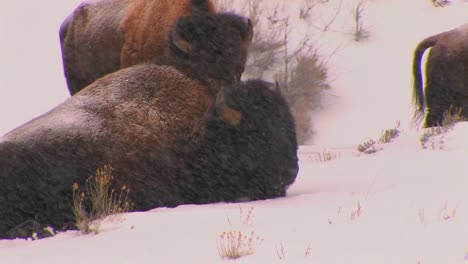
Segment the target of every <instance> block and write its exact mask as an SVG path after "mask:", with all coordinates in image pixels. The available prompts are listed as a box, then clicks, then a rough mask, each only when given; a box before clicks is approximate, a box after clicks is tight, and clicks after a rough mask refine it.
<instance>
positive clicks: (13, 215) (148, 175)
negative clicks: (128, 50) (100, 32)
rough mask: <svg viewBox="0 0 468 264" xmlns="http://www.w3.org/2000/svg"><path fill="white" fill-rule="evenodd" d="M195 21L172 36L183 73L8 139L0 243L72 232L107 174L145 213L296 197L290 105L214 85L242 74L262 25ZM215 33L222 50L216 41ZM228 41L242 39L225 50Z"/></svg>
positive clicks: (128, 88) (61, 113)
mask: <svg viewBox="0 0 468 264" xmlns="http://www.w3.org/2000/svg"><path fill="white" fill-rule="evenodd" d="M193 20H195V21H197V20H198V18H197V17H194V16H192V17H187V18H182V19H181V22H179V23H177V25H176V27H175V29H174V31H173V33H172V34H171V35H170V42H171V45H170V49H171V52H172V53H173V56H174V57H175V59H174V61H175V62H176V63H175V64H174V66H158V65H154V64H140V65H135V66H131V67H128V68H125V69H122V70H119V71H117V72H114V73H111V74H108V75H106V76H105V77H103V78H100V79H98V80H97V81H96V82H94V83H93V84H91V85H89V86H88V87H87V88H86V89H83V90H82V91H81V92H80V93H78V94H76V95H74V96H73V97H71V98H69V99H68V100H66V101H65V102H63V103H62V104H60V105H58V106H57V107H55V108H54V109H52V110H51V111H49V112H47V113H46V114H44V115H42V116H40V117H38V118H36V119H33V120H31V121H30V122H28V123H26V124H24V125H23V126H20V127H18V128H16V129H14V130H13V131H11V132H9V133H7V134H6V135H4V136H3V137H2V138H0V208H1V212H2V213H1V214H0V237H2V238H5V237H18V236H27V235H30V231H31V229H32V230H36V229H37V228H39V227H41V226H45V225H52V226H53V227H55V228H57V229H67V228H70V227H72V225H73V222H74V217H73V212H72V185H73V183H74V182H77V183H78V184H79V185H80V186H84V185H85V184H84V183H85V180H86V178H87V177H88V176H90V175H93V174H94V172H95V170H96V169H97V168H99V167H102V166H103V165H105V164H109V165H111V166H113V168H114V173H113V174H114V176H115V177H116V179H115V184H116V186H120V185H122V184H125V185H126V186H128V187H129V188H130V190H131V193H130V195H131V199H132V201H133V203H134V208H133V209H135V210H147V209H151V208H155V207H160V206H169V207H171V206H177V205H180V204H186V203H209V202H218V201H236V200H242V199H263V198H271V197H277V196H282V195H284V194H285V190H286V188H287V186H288V185H290V184H291V183H292V182H293V181H294V179H295V177H296V174H297V170H298V165H297V153H296V152H297V142H296V134H295V131H294V122H293V118H292V116H291V114H290V112H289V108H288V106H287V104H286V102H285V100H284V99H283V98H282V97H281V95H280V94H279V93H277V92H274V91H271V90H269V89H268V87H267V85H266V84H265V83H263V82H261V81H251V82H247V83H245V84H243V83H238V84H237V85H223V86H222V87H221V86H217V85H219V84H220V83H224V81H221V82H215V81H213V78H215V77H216V76H218V77H220V78H221V79H223V78H225V77H224V76H225V75H226V74H230V73H232V72H233V68H235V67H236V66H237V64H236V63H231V60H233V58H231V57H232V56H234V57H236V56H237V54H236V53H234V51H236V50H238V48H239V45H242V44H243V42H242V41H241V40H242V36H243V35H244V34H245V32H246V30H245V29H246V28H248V27H250V26H251V25H250V24H249V23H246V21H245V20H243V19H241V18H239V17H237V16H234V15H229V14H219V15H214V16H210V18H209V19H207V18H205V20H204V21H205V24H206V27H200V24H197V25H198V27H195V28H193V27H191V26H189V25H195V24H193V23H191V21H193ZM184 21H185V22H184ZM218 26H219V27H223V28H222V30H221V29H219V30H218V29H217V28H216V27H218ZM213 29H214V30H215V31H216V32H218V33H219V34H221V36H220V37H221V38H211V39H210V40H209V41H207V40H206V39H205V38H204V37H205V35H204V32H205V31H207V30H208V31H210V32H211V30H213ZM223 32H230V33H231V34H232V33H236V34H237V35H239V36H240V37H239V39H238V41H226V39H224V38H222V37H223V35H222V34H223ZM187 36H190V37H189V38H188V37H187ZM213 61H217V62H218V61H221V62H226V63H220V64H217V63H213ZM199 68H201V69H203V70H204V71H200V70H199ZM231 76H232V75H231ZM230 78H231V77H227V79H226V80H229V79H230ZM226 109H227V110H226ZM229 109H231V110H229ZM232 112H234V113H240V115H235V114H234V115H232V114H229V113H232ZM232 117H234V120H232ZM28 231H29V233H28Z"/></svg>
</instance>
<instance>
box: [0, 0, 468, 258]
mask: <svg viewBox="0 0 468 264" xmlns="http://www.w3.org/2000/svg"><path fill="white" fill-rule="evenodd" d="M59 2H64V3H59ZM59 2H53V3H52V1H46V3H44V1H43V2H41V4H35V3H29V4H28V5H37V6H30V7H29V8H25V7H24V5H21V4H20V3H19V2H18V3H16V2H9V3H7V4H6V6H7V7H8V8H7V9H3V6H5V5H3V6H2V9H0V19H6V18H5V16H4V15H6V17H11V18H12V19H13V18H17V17H20V15H21V17H23V19H24V21H19V22H18V21H15V23H14V24H12V23H9V24H8V25H10V27H9V28H6V27H5V28H1V26H4V25H5V24H6V23H3V22H5V21H3V22H2V23H0V29H1V30H2V35H7V36H19V35H21V39H20V40H18V39H15V37H9V38H5V39H9V40H10V41H9V42H7V43H6V42H3V41H2V42H1V43H0V47H1V48H0V54H1V55H2V56H0V57H2V58H3V55H4V53H5V54H6V51H5V49H8V54H14V56H12V55H9V56H8V57H6V58H7V60H6V61H5V60H3V61H1V62H0V101H1V103H0V110H1V111H0V120H2V121H1V123H0V126H1V127H0V133H2V132H7V131H8V130H11V129H12V128H14V127H15V126H17V125H20V124H22V123H24V122H26V121H28V120H30V119H31V118H33V117H35V116H37V115H39V114H41V113H43V112H45V111H47V110H48V109H50V108H52V107H53V106H54V105H56V104H57V103H59V102H60V101H61V100H63V99H64V98H66V97H67V96H68V95H67V91H66V88H65V82H64V80H63V77H62V72H61V68H60V67H61V64H60V52H59V46H58V43H56V42H57V39H54V38H57V36H56V34H55V35H54V34H50V32H49V31H50V30H51V31H54V32H56V31H57V30H58V26H59V24H60V21H61V19H63V18H64V17H66V15H67V14H68V13H69V12H70V11H71V10H72V9H73V8H74V7H75V6H76V4H77V3H78V2H77V1H66V2H67V3H65V1H59ZM453 2H454V3H453V4H452V5H451V6H448V7H444V8H434V7H432V6H431V5H430V4H429V3H428V1H422V0H421V1H419V0H418V1H417V0H411V1H407V0H374V1H370V2H369V3H368V8H367V9H366V16H365V17H364V18H365V19H367V23H368V25H369V27H370V28H369V29H370V32H371V36H370V39H369V40H367V41H364V42H360V43H354V42H352V41H349V35H346V34H343V31H342V30H341V31H340V30H334V31H332V32H331V33H326V34H323V37H322V38H320V39H322V41H323V42H322V43H320V44H319V45H320V46H319V47H320V48H321V49H322V50H323V51H324V52H326V51H327V48H328V51H332V50H334V49H335V48H336V47H338V46H340V48H339V50H338V52H337V53H335V54H334V55H333V56H331V58H330V62H329V65H330V66H331V67H332V68H331V71H332V73H333V77H334V80H333V83H332V88H331V90H330V91H328V94H329V95H330V96H329V98H327V100H326V102H325V106H326V107H324V108H323V109H322V110H320V111H318V112H316V113H315V115H314V119H313V122H314V129H315V131H316V134H315V136H314V138H313V139H312V140H311V145H307V146H301V147H300V150H299V156H300V171H299V175H298V178H297V180H296V182H295V183H294V184H293V185H292V186H291V187H290V189H289V190H288V195H287V196H286V197H284V198H277V199H272V200H265V201H253V202H243V203H237V204H225V203H218V204H209V205H184V206H179V207H177V208H172V209H170V208H157V209H154V210H151V211H148V212H134V213H127V214H124V215H120V216H114V217H112V218H111V219H106V220H105V221H104V222H103V223H101V226H100V232H99V233H98V234H90V235H83V234H80V233H79V232H77V231H68V232H65V233H60V234H58V235H56V236H55V237H51V238H46V239H41V240H37V241H33V240H31V239H30V240H21V239H16V240H0V263H13V264H15V263H38V264H41V263H44V264H45V263H47V264H54V263H71V264H73V263H114V264H119V263H223V262H226V263H229V262H232V263H320V264H324V263H326V264H335V263H360V264H366V263H369V264H370V263H372V264H374V263H398V264H401V263H414V264H417V263H420V264H429V263H451V264H457V263H460V264H462V263H463V264H467V263H468V242H467V237H468V226H467V224H466V223H467V222H468V196H467V187H468V178H467V177H466V175H465V174H464V171H465V170H464V165H465V164H464V162H466V157H467V155H468V137H467V136H466V135H467V134H468V123H459V124H457V125H456V126H455V127H454V128H453V129H452V130H449V131H448V132H447V133H446V134H443V135H440V136H438V137H434V138H433V139H432V140H431V141H430V142H433V144H427V146H428V147H427V148H426V149H424V148H422V147H421V143H420V135H421V134H422V133H423V131H422V130H419V129H415V128H411V127H410V125H409V121H410V119H411V114H412V112H411V97H410V96H411V75H410V74H411V70H410V65H411V59H412V51H413V49H414V47H415V46H416V44H417V42H418V41H420V40H421V39H423V38H424V37H427V36H429V35H432V34H435V33H438V32H441V31H444V30H450V29H452V28H455V27H457V26H459V25H461V24H463V23H466V17H467V13H468V9H467V7H468V4H467V3H464V2H462V1H453ZM20 6H22V7H21V8H20ZM51 6H53V7H54V9H53V10H46V7H51ZM292 6H293V5H292ZM291 8H293V7H291ZM25 9H27V10H25ZM41 11H42V12H41ZM44 12H45V13H46V14H47V15H45V14H44ZM344 13H345V12H344ZM39 17H42V18H44V19H46V20H47V21H48V22H47V23H45V22H41V23H39V21H38V20H37V19H39ZM343 21H345V19H344V18H343ZM301 23H302V24H301ZM26 25H28V27H26ZM45 25H47V27H46V26H45ZM303 25H304V23H303V22H298V27H300V26H303ZM339 25H342V24H341V23H337V26H336V27H339ZM26 28H27V30H28V31H27V32H31V33H34V35H35V36H41V38H40V39H36V40H35V41H30V40H28V39H27V36H24V32H22V31H23V30H25V29H26ZM51 28H52V29H51ZM26 35H27V34H26ZM47 38H48V39H49V40H45V39H47ZM50 39H52V40H50ZM24 41H26V43H24ZM47 41H50V42H47ZM54 41H55V42H54ZM18 42H19V43H18ZM46 42H47V43H48V44H51V43H52V42H53V45H52V44H51V45H42V46H40V47H41V48H43V49H44V52H39V51H38V50H40V49H39V48H35V49H32V48H31V46H32V44H33V43H34V44H36V43H38V44H40V43H46ZM327 43H328V44H327ZM5 45H6V46H5ZM30 52H32V53H30ZM28 54H29V55H28ZM52 54H53V55H52ZM44 56H45V57H46V58H47V57H48V56H49V57H50V58H51V59H50V60H49V59H45V58H44ZM52 58H53V59H52ZM22 60H23V61H22ZM27 63H30V65H29V64H27ZM26 65H27V66H26ZM32 69H37V72H36V73H34V76H28V77H25V72H30V71H32ZM41 89H42V90H41ZM396 121H400V122H401V132H400V136H399V137H397V138H396V139H394V140H393V142H390V143H388V144H379V145H378V146H377V150H378V151H377V152H376V153H374V154H369V155H366V154H362V153H361V154H360V153H359V152H358V151H356V146H357V145H358V144H360V143H363V142H364V141H366V140H368V139H369V138H373V139H378V137H379V135H380V133H381V131H382V130H383V129H388V128H393V127H394V126H395V122H396ZM325 153H328V154H329V155H330V156H331V157H332V159H331V160H330V161H320V160H321V159H322V160H323V156H324V155H325ZM321 157H322V158H321ZM251 208H252V210H253V211H252V213H251V215H250V217H249V213H248V212H249V210H251ZM228 231H234V232H238V231H241V232H242V233H243V234H247V235H248V234H250V232H252V231H253V232H254V236H253V238H254V242H256V243H255V244H254V245H253V254H251V255H248V256H244V257H241V258H239V259H237V260H233V261H229V260H222V259H221V258H220V256H219V252H218V249H219V247H220V245H222V240H221V238H220V234H221V233H222V232H228ZM236 234H237V233H236ZM257 237H258V238H259V239H260V240H256V238H257Z"/></svg>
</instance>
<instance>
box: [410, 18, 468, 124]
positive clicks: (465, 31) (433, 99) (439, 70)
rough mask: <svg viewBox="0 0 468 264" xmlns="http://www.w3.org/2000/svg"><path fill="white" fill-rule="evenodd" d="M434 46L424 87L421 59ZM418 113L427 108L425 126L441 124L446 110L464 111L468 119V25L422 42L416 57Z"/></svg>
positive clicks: (427, 66)
mask: <svg viewBox="0 0 468 264" xmlns="http://www.w3.org/2000/svg"><path fill="white" fill-rule="evenodd" d="M430 47H432V49H431V51H430V53H429V55H428V58H427V63H426V87H425V89H423V81H422V74H421V58H422V56H423V54H424V51H425V50H426V49H428V48H430ZM413 77H414V87H413V95H414V96H413V98H414V101H415V104H416V116H417V117H418V116H423V114H424V110H425V108H427V116H426V121H425V127H432V126H437V125H442V121H443V118H444V113H447V112H448V111H450V112H451V114H454V113H455V112H456V111H459V110H461V114H462V116H464V117H466V118H468V24H465V25H463V26H460V27H458V28H455V29H453V30H450V31H447V32H443V33H440V34H438V35H435V36H431V37H428V38H426V39H424V40H423V41H421V43H419V45H418V46H417V48H416V50H415V52H414V59H413Z"/></svg>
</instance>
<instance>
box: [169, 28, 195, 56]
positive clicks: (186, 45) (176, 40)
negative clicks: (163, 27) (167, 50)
mask: <svg viewBox="0 0 468 264" xmlns="http://www.w3.org/2000/svg"><path fill="white" fill-rule="evenodd" d="M171 42H172V44H174V46H175V47H176V48H177V49H178V50H180V51H181V52H183V53H185V54H189V53H190V52H191V51H192V44H190V42H188V41H187V40H185V39H184V38H183V37H182V36H181V35H180V33H179V32H178V30H173V31H172V33H171Z"/></svg>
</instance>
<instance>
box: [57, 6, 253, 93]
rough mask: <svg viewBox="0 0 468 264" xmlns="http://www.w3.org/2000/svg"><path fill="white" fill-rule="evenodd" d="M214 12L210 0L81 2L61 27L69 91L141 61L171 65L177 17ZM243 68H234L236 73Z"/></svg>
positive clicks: (60, 32)
mask: <svg viewBox="0 0 468 264" xmlns="http://www.w3.org/2000/svg"><path fill="white" fill-rule="evenodd" d="M215 11H216V9H215V6H214V4H213V2H212V1H211V0H99V1H92V2H85V3H82V4H80V5H79V6H78V7H77V8H76V9H75V10H74V11H73V13H72V14H71V15H69V16H68V17H67V18H66V19H65V20H64V21H63V23H62V25H61V27H60V31H59V36H60V43H61V49H62V59H63V66H64V73H65V77H66V81H67V85H68V89H69V92H70V94H71V95H73V94H75V93H77V92H78V91H80V90H81V89H82V88H84V87H85V86H87V85H89V84H90V83H92V82H94V81H95V80H96V79H98V78H99V77H102V76H104V75H106V74H108V73H111V72H114V71H117V70H119V69H121V68H125V67H129V66H132V65H136V64H139V63H158V64H170V56H169V54H170V51H169V47H168V45H167V43H168V38H169V33H170V31H171V28H172V27H173V25H174V24H175V23H176V21H177V19H178V18H179V17H184V16H191V15H204V14H214V13H215ZM213 34H215V32H213ZM241 57H242V56H241ZM239 59H242V58H239ZM244 59H245V58H244ZM242 71H243V68H239V69H237V75H240V74H241V73H242Z"/></svg>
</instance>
